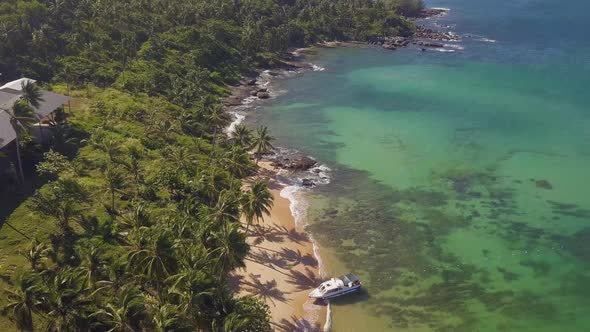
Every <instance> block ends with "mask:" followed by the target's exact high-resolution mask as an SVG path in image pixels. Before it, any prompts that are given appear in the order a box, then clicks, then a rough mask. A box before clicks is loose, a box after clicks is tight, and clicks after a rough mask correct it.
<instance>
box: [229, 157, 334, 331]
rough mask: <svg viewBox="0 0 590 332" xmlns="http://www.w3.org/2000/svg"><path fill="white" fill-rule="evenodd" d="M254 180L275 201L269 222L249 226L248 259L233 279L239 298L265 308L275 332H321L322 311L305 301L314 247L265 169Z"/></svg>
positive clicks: (315, 280)
mask: <svg viewBox="0 0 590 332" xmlns="http://www.w3.org/2000/svg"><path fill="white" fill-rule="evenodd" d="M260 164H261V165H260V166H261V172H260V174H259V177H262V178H265V179H266V180H268V182H269V187H270V188H271V191H272V194H273V196H274V206H273V208H272V211H271V215H270V216H266V217H265V218H264V220H261V221H260V223H259V224H257V225H253V226H250V231H249V236H248V243H249V244H250V246H251V250H250V254H249V255H248V257H247V258H246V267H245V268H244V269H240V270H237V271H236V273H235V274H234V276H233V278H234V279H235V283H234V285H235V287H236V288H237V291H238V294H239V295H255V296H258V297H259V298H261V299H262V300H263V301H265V302H266V303H267V304H268V306H269V307H270V312H271V316H272V318H271V321H272V325H273V329H274V330H275V331H322V330H323V326H324V323H325V318H326V306H325V305H323V304H320V305H317V304H314V303H313V301H312V300H311V299H309V298H308V297H307V294H308V293H309V291H310V290H311V289H312V288H314V287H316V286H317V285H318V284H319V283H320V279H319V278H320V277H319V264H318V261H317V259H316V258H315V256H314V252H313V243H312V242H311V241H310V239H309V237H308V236H307V234H306V233H305V231H304V230H303V227H302V226H299V225H296V223H295V219H294V217H293V215H292V214H291V209H290V204H291V202H290V201H289V200H288V199H286V198H284V197H281V195H280V192H281V190H282V189H283V187H282V186H281V185H280V184H279V183H277V181H276V180H275V178H274V175H275V172H274V171H273V170H272V167H271V166H270V165H269V163H265V162H261V163H260Z"/></svg>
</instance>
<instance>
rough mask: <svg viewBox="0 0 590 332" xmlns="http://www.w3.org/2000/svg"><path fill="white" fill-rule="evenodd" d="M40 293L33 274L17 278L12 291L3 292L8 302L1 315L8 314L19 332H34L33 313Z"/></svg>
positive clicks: (35, 276) (36, 279) (36, 307)
mask: <svg viewBox="0 0 590 332" xmlns="http://www.w3.org/2000/svg"><path fill="white" fill-rule="evenodd" d="M40 291H41V289H40V287H39V283H38V277H37V275H36V274H33V273H26V274H23V275H21V276H19V277H18V279H17V280H16V286H15V287H14V289H12V290H5V291H4V295H3V297H4V298H5V299H7V300H8V304H7V305H6V306H5V307H4V309H3V310H2V313H3V314H8V316H9V317H10V320H12V321H13V322H14V323H15V324H16V328H17V329H19V330H20V331H33V330H34V326H33V312H36V311H37V309H38V305H39V299H38V295H39V293H40Z"/></svg>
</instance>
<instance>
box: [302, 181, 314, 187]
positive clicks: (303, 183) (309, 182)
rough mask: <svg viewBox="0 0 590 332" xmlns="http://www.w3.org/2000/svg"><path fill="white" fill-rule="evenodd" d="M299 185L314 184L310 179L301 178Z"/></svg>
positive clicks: (307, 185) (311, 185) (308, 185)
mask: <svg viewBox="0 0 590 332" xmlns="http://www.w3.org/2000/svg"><path fill="white" fill-rule="evenodd" d="M301 185H303V186H304V187H307V188H310V187H313V186H315V183H314V182H313V181H312V180H311V179H302V180H301Z"/></svg>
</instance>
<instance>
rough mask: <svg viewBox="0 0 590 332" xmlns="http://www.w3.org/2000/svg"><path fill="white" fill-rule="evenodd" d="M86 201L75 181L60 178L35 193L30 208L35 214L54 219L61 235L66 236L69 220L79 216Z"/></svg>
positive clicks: (68, 231)
mask: <svg viewBox="0 0 590 332" xmlns="http://www.w3.org/2000/svg"><path fill="white" fill-rule="evenodd" d="M86 201H88V193H87V192H86V190H85V189H84V188H83V187H82V186H81V185H80V184H79V183H78V182H77V181H76V180H74V179H72V178H60V179H58V180H56V181H53V182H50V183H48V184H47V185H46V186H44V187H43V188H42V189H41V190H39V191H37V193H35V196H33V199H32V206H33V208H34V211H36V212H37V213H40V214H42V215H45V216H49V217H53V218H55V219H56V221H57V222H58V225H59V228H60V230H61V232H62V234H63V235H68V234H69V233H70V231H71V228H70V220H71V219H72V218H74V217H77V216H78V215H79V213H80V212H81V209H82V208H81V204H83V203H85V202H86Z"/></svg>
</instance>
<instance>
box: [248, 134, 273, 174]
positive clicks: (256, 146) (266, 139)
mask: <svg viewBox="0 0 590 332" xmlns="http://www.w3.org/2000/svg"><path fill="white" fill-rule="evenodd" d="M273 140H274V137H272V136H270V134H269V132H268V128H267V127H266V126H260V127H258V129H256V136H255V137H254V142H253V144H252V148H253V150H254V155H255V156H256V165H258V162H259V161H260V158H261V157H262V155H263V154H265V153H269V152H270V151H271V150H272V148H273V146H272V144H271V142H272V141H273Z"/></svg>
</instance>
